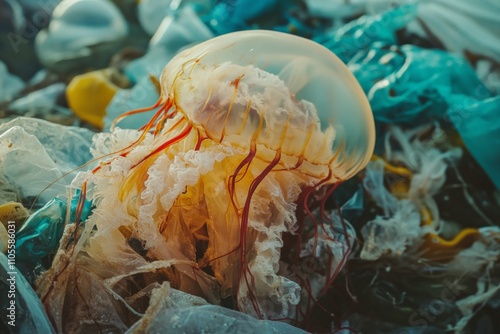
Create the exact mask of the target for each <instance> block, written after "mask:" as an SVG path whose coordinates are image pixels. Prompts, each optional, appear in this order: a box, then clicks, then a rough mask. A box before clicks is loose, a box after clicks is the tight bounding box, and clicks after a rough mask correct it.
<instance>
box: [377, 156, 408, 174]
mask: <svg viewBox="0 0 500 334" xmlns="http://www.w3.org/2000/svg"><path fill="white" fill-rule="evenodd" d="M372 160H382V161H383V162H384V168H385V169H386V170H387V171H388V172H390V173H393V174H397V175H400V176H404V177H411V175H412V172H411V171H410V170H409V169H408V168H406V167H400V166H394V165H392V164H390V163H388V162H387V161H385V160H384V159H383V158H381V157H379V156H378V155H375V154H374V155H373V156H372Z"/></svg>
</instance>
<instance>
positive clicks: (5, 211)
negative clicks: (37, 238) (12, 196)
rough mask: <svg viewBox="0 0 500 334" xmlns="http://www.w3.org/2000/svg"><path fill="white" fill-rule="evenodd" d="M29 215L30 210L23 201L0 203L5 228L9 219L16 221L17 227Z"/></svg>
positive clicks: (1, 218) (0, 212)
mask: <svg viewBox="0 0 500 334" xmlns="http://www.w3.org/2000/svg"><path fill="white" fill-rule="evenodd" d="M28 217H29V212H28V210H26V208H25V207H24V206H23V205H22V204H21V203H17V202H8V203H5V204H2V205H0V221H1V222H2V223H3V225H4V227H5V228H7V223H8V222H9V221H14V222H15V223H16V229H17V228H18V227H19V226H20V225H21V224H22V223H24V221H25V220H26V219H28Z"/></svg>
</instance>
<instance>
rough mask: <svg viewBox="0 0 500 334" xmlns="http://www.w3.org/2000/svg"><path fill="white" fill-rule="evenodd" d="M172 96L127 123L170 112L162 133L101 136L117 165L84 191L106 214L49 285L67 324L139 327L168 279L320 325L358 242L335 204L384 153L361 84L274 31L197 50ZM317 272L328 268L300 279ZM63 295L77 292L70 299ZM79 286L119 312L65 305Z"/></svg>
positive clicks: (56, 266) (169, 69) (312, 48)
mask: <svg viewBox="0 0 500 334" xmlns="http://www.w3.org/2000/svg"><path fill="white" fill-rule="evenodd" d="M160 82H161V97H160V100H159V101H158V102H157V103H156V105H155V106H152V107H150V108H145V109H142V110H136V111H131V112H128V113H126V114H125V115H124V117H125V116H126V115H130V114H132V113H137V112H142V111H147V110H152V109H157V111H156V113H155V115H154V116H153V117H152V119H151V120H150V122H148V124H146V125H144V126H143V128H142V129H141V130H140V131H132V130H120V129H119V128H115V129H113V130H112V132H111V133H109V134H100V135H99V136H97V137H96V138H95V140H94V146H93V154H94V155H95V156H96V157H102V156H107V157H108V158H107V160H104V159H102V160H103V161H101V163H100V164H99V166H98V167H97V168H95V169H94V170H93V171H91V172H88V173H83V174H82V175H80V177H78V178H77V179H75V180H74V183H73V184H74V185H76V186H78V187H80V188H83V189H82V190H83V191H82V195H85V196H86V198H87V199H90V200H92V201H93V203H94V205H95V209H94V210H93V213H92V215H91V216H90V217H89V218H88V219H87V220H86V221H85V222H84V223H81V224H75V226H74V227H73V228H70V226H69V227H68V228H67V232H66V233H67V242H66V243H65V242H63V241H61V249H60V252H59V253H58V256H56V259H55V260H54V263H53V265H52V268H51V270H49V271H48V272H47V273H45V274H44V276H42V279H41V280H40V281H39V293H41V295H42V298H43V301H44V303H45V305H46V308H47V309H48V310H49V313H50V314H51V315H52V317H53V318H54V319H55V320H54V321H55V323H57V324H59V327H60V329H65V328H66V327H65V326H66V325H65V323H67V322H69V321H71V318H72V317H73V318H74V319H80V320H81V319H82V318H86V319H91V320H92V319H93V318H92V317H93V316H92V315H87V314H88V313H92V312H97V311H94V310H101V311H100V312H105V313H106V314H107V315H108V317H107V319H111V320H109V321H110V322H112V323H113V324H114V326H115V327H120V326H125V327H126V326H128V325H126V324H125V322H124V320H123V319H124V318H125V317H126V313H127V312H129V313H130V312H131V313H134V312H138V313H140V310H139V309H140V306H139V304H138V302H137V301H138V300H139V299H140V298H139V297H138V296H140V295H144V293H145V292H147V291H149V290H148V289H149V288H148V287H149V286H150V284H153V282H155V281H156V282H161V281H165V280H168V281H169V282H170V284H171V286H172V287H173V288H175V289H179V290H182V291H185V292H188V293H191V294H194V295H199V296H202V297H203V298H205V299H207V300H208V301H209V302H212V303H218V302H220V300H221V298H229V299H230V297H231V298H232V300H233V304H234V307H237V308H238V309H239V310H240V311H243V312H245V313H248V314H251V315H254V316H256V317H260V318H268V319H296V320H299V321H300V320H301V319H303V318H305V317H307V314H308V312H310V310H311V308H312V307H313V305H314V302H313V301H315V300H317V298H319V297H320V295H321V294H322V293H324V291H326V289H328V287H329V285H331V283H332V281H333V279H334V277H335V276H336V275H337V274H338V272H339V270H340V269H341V268H342V266H343V264H344V263H345V258H346V257H347V255H348V253H349V248H350V246H349V245H350V243H351V242H352V240H353V239H354V236H353V235H352V233H351V234H350V233H349V232H348V231H346V229H344V231H346V232H345V233H340V234H339V233H338V229H336V228H334V227H333V225H334V223H335V222H334V221H332V219H331V217H330V216H328V217H327V214H325V208H324V203H325V198H326V196H328V194H329V193H331V191H332V189H334V187H335V185H336V184H338V183H339V182H341V181H343V180H346V179H348V178H350V177H352V176H353V175H354V174H356V173H357V172H358V171H359V170H360V169H362V168H363V167H364V166H365V165H366V164H367V162H368V160H369V159H370V157H371V154H372V151H373V145H374V132H375V130H374V123H373V117H372V114H371V109H370V106H369V104H368V102H367V99H366V97H365V95H364V93H363V91H362V89H361V88H360V86H359V84H358V83H357V81H356V80H355V78H354V77H353V75H352V74H351V73H350V72H349V70H348V69H347V67H346V66H345V65H344V64H343V63H342V62H341V61H340V60H339V59H338V58H337V57H336V56H335V55H334V54H333V53H331V52H330V51H329V50H327V49H326V48H324V47H322V46H320V45H319V44H316V43H314V42H312V41H310V40H306V39H304V38H300V37H297V36H293V35H288V34H283V33H278V32H271V31H243V32H236V33H231V34H227V35H223V36H220V37H217V38H214V39H212V40H209V41H207V42H204V43H201V44H198V45H196V46H194V47H192V48H190V49H187V50H185V51H183V52H181V53H179V54H178V55H177V56H176V57H174V58H173V59H172V60H171V61H170V62H169V63H168V65H167V66H166V67H165V69H164V70H163V73H162V75H161V81H160ZM116 121H119V119H117V120H116ZM110 155H112V157H111V158H109V156H110ZM315 208H316V209H317V210H316V212H320V214H316V213H315V211H314V209H315ZM344 226H345V225H344ZM75 235H77V236H78V237H77V238H74V236H75ZM63 239H64V237H63ZM308 258H309V259H310V258H315V259H319V260H320V264H318V265H317V266H316V267H315V268H312V269H311V270H310V271H306V272H300V273H298V272H297V270H294V269H293V268H297V266H299V265H300V264H301V263H303V262H306V260H307V259H308ZM319 260H318V261H319ZM69 268H74V270H70V269H69ZM72 275H73V276H72ZM70 277H73V278H70ZM72 280H77V281H78V282H77V283H70V282H71V281H72ZM54 281H56V282H58V281H63V282H66V283H64V284H60V283H59V284H58V286H59V290H57V291H56V289H52V288H51V284H52V283H53V282H54ZM75 285H78V290H79V292H80V294H84V295H85V293H87V294H91V293H92V292H91V290H94V292H93V293H97V292H96V291H98V290H99V289H97V290H96V286H97V287H102V290H103V291H107V293H108V295H110V296H112V297H113V298H111V297H110V298H108V299H106V298H99V299H96V300H92V301H90V300H91V298H86V297H85V296H82V295H79V294H74V293H73V294H71V296H72V297H70V298H69V297H66V299H64V298H62V297H61V294H62V295H64V294H69V293H68V292H67V291H66V292H65V290H64V288H61V287H66V289H67V290H68V291H69V289H70V288H71V287H74V286H75ZM306 285H307V287H308V288H307V289H306V288H305V286H306ZM60 290H61V291H60ZM86 291H87V292H86ZM71 298H73V299H74V300H72V301H71V300H70V299H71ZM82 300H84V301H86V303H87V306H81V307H79V306H77V307H75V306H74V305H79V303H83V302H82ZM116 300H119V301H120V302H121V303H123V304H126V305H125V307H123V305H122V307H116V305H115V304H116V303H117V301H116ZM88 303H91V304H92V303H94V304H92V305H90V306H91V307H88ZM108 304H109V305H115V306H113V307H110V306H109V305H108ZM62 314H66V315H68V314H69V315H70V316H67V317H65V318H64V319H63V318H62V316H61V315H62ZM58 317H59V318H58ZM101 318H102V316H101ZM75 321H76V320H75Z"/></svg>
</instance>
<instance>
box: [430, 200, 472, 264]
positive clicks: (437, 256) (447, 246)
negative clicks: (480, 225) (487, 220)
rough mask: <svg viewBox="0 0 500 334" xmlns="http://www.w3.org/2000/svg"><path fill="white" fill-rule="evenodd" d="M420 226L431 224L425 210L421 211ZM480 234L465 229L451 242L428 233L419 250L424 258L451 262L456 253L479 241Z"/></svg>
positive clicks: (470, 229)
mask: <svg viewBox="0 0 500 334" xmlns="http://www.w3.org/2000/svg"><path fill="white" fill-rule="evenodd" d="M421 217H422V226H429V225H431V223H432V215H431V213H430V211H429V210H428V209H427V208H424V209H422V210H421ZM480 236H481V235H480V232H479V230H478V229H477V228H465V229H463V230H461V231H460V232H459V233H458V234H457V235H455V237H453V238H452V239H451V240H447V239H444V238H443V237H441V236H440V235H438V234H436V233H428V234H426V235H425V236H424V242H423V244H422V245H421V249H422V251H423V252H424V254H423V256H424V257H425V258H428V259H431V260H435V261H448V260H451V259H452V258H453V257H454V256H455V255H456V254H457V253H458V252H460V251H461V250H463V249H465V248H468V247H470V246H471V245H472V244H473V243H474V242H475V241H477V240H479V238H480Z"/></svg>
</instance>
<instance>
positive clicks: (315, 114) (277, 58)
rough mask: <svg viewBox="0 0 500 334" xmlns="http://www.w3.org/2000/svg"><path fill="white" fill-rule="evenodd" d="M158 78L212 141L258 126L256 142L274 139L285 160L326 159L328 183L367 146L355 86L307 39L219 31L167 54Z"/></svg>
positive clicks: (363, 158)
mask: <svg viewBox="0 0 500 334" xmlns="http://www.w3.org/2000/svg"><path fill="white" fill-rule="evenodd" d="M161 83H162V89H163V94H164V97H163V98H166V99H171V100H173V101H174V104H175V106H176V108H177V109H178V110H180V111H182V112H183V113H185V114H186V117H187V118H188V119H189V120H191V121H192V122H193V123H195V124H197V125H198V126H200V127H202V128H203V130H204V131H205V132H206V134H207V135H208V136H209V137H210V138H211V139H212V140H216V141H222V140H223V139H224V140H228V141H231V140H236V138H235V137H237V135H240V136H242V137H245V136H246V137H247V138H252V135H253V134H255V133H256V131H257V130H258V129H259V130H258V131H259V134H258V135H257V136H256V137H257V138H256V140H255V141H256V142H257V143H258V144H259V143H260V144H262V145H264V146H265V147H268V148H271V149H276V148H277V146H279V145H281V147H280V148H281V153H283V154H284V156H286V157H288V158H289V159H288V160H289V162H291V161H293V159H291V158H292V157H295V160H300V162H304V161H305V162H309V163H310V164H309V165H308V166H307V167H305V168H311V169H314V168H315V166H318V165H321V166H326V167H327V168H328V169H329V170H331V171H332V176H331V180H330V182H335V181H337V180H346V179H348V178H350V177H351V176H352V175H354V174H355V173H356V172H357V171H359V170H360V169H362V168H363V167H364V166H365V165H366V164H367V163H368V160H369V159H370V157H371V153H372V152H373V146H374V142H375V139H374V137H375V130H374V123H373V115H372V112H371V109H370V106H369V103H368V101H367V99H366V96H365V94H364V92H363V91H362V89H361V87H360V85H359V84H358V82H357V81H356V79H355V78H354V76H353V75H352V74H351V72H350V71H349V70H348V69H347V67H346V66H345V65H344V64H343V63H342V61H341V60H340V59H339V58H338V57H337V56H336V55H335V54H333V53H332V52H331V51H329V50H328V49H326V48H324V47H323V46H321V45H319V44H317V43H315V42H313V41H311V40H308V39H304V38H301V37H297V36H294V35H290V34H285V33H280V32H274V31H263V30H254V31H243V32H235V33H230V34H227V35H223V36H220V37H217V38H214V39H211V40H209V41H207V42H204V43H201V44H198V45H196V46H194V47H192V48H190V49H187V50H185V51H183V52H181V53H180V54H178V55H177V56H176V57H174V58H173V59H172V60H171V61H170V62H169V63H168V64H167V66H166V67H165V69H164V71H163V73H162V75H161ZM260 117H262V118H263V121H264V124H263V125H262V128H259V124H260V122H259V120H260ZM231 135H232V136H231ZM281 136H284V137H285V138H281ZM241 144H243V145H245V144H246V145H249V144H250V141H249V140H243V141H242V142H241ZM285 159H286V158H285ZM323 172H324V171H323Z"/></svg>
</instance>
